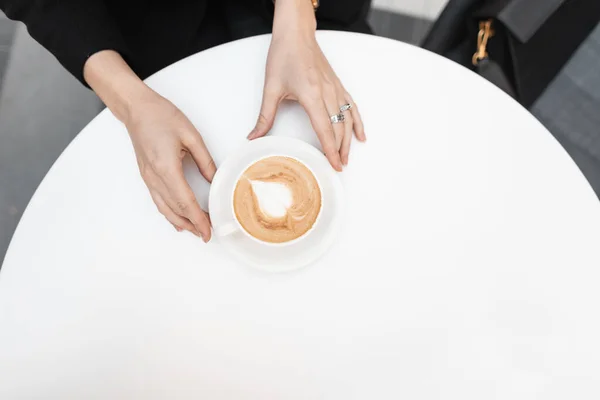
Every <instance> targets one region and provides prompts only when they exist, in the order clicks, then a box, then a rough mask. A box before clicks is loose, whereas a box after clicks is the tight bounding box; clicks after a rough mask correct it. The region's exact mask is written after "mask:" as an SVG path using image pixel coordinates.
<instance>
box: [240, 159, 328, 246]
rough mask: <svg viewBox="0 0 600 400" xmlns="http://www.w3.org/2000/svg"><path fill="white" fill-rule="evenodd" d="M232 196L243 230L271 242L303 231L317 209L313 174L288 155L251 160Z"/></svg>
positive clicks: (318, 195)
mask: <svg viewBox="0 0 600 400" xmlns="http://www.w3.org/2000/svg"><path fill="white" fill-rule="evenodd" d="M233 197H234V198H233V206H234V211H235V216H236V219H237V220H238V222H239V223H240V224H241V225H242V227H243V228H244V230H245V231H246V232H248V233H249V234H250V235H251V236H253V237H255V238H257V239H259V240H262V241H265V242H271V243H284V242H287V241H290V240H294V239H296V238H298V237H300V236H302V235H304V234H305V233H306V232H308V231H309V230H310V229H311V228H312V226H313V225H314V223H315V221H316V220H317V217H318V216H319V213H320V211H321V189H320V187H319V184H318V182H317V180H316V178H315V176H314V175H313V173H312V172H311V171H310V169H308V168H307V167H306V166H305V165H304V164H302V163H301V162H299V161H297V160H295V159H293V158H290V157H283V156H273V157H267V158H264V159H262V160H259V161H257V162H256V163H254V164H252V165H251V166H250V167H248V169H246V171H245V172H244V173H243V174H242V176H241V177H240V179H239V180H238V183H237V185H236V188H235V190H234V196H233Z"/></svg>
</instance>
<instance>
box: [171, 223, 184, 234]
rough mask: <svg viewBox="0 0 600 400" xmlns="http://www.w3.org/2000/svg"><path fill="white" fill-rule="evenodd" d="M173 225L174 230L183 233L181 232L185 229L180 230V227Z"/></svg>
mask: <svg viewBox="0 0 600 400" xmlns="http://www.w3.org/2000/svg"><path fill="white" fill-rule="evenodd" d="M171 225H173V228H175V230H176V231H177V232H181V231H183V229H181V228H180V227H178V226H177V225H175V224H171Z"/></svg>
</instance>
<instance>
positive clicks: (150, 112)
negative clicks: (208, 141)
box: [123, 90, 216, 242]
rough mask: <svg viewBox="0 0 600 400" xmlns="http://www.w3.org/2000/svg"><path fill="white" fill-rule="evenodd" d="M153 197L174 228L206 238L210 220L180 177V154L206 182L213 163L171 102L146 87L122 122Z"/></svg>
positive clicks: (211, 174)
mask: <svg viewBox="0 0 600 400" xmlns="http://www.w3.org/2000/svg"><path fill="white" fill-rule="evenodd" d="M123 122H124V123H125V126H126V127H127V130H128V131H129V135H130V136H131V141H132V142H133V147H134V149H135V154H136V157H137V162H138V166H139V168H140V172H141V174H142V178H143V179H144V182H145V183H146V186H148V189H149V190H150V195H151V196H152V200H154V203H155V204H156V206H157V207H158V210H159V211H160V213H161V214H163V215H164V216H165V217H166V218H167V219H168V220H169V222H171V223H172V224H173V226H174V227H175V229H177V230H178V231H180V230H182V229H185V230H188V231H190V232H192V233H194V234H195V235H198V236H200V237H202V239H203V240H204V241H205V242H208V241H209V240H210V236H211V231H210V219H209V217H208V214H207V213H206V212H204V211H203V210H202V209H201V208H200V205H199V204H198V201H197V200H196V197H195V196H194V192H193V191H192V189H191V188H190V186H189V184H188V183H187V181H186V179H185V177H184V175H183V166H182V162H183V157H185V155H186V154H188V153H189V154H190V155H191V156H192V158H193V159H194V162H195V163H196V165H197V166H198V169H199V170H200V173H201V174H202V175H203V176H204V178H206V180H207V181H208V182H211V181H212V178H213V176H214V175H215V172H216V167H215V163H214V161H213V159H212V157H211V156H210V153H209V152H208V150H207V148H206V145H205V144H204V141H203V140H202V137H201V136H200V133H198V131H197V130H196V128H195V127H194V125H193V124H192V123H191V122H190V120H189V119H188V118H187V117H186V116H185V115H184V114H183V113H182V112H181V111H180V110H179V109H178V108H177V107H176V106H175V105H173V103H171V102H170V101H168V100H167V99H165V98H164V97H162V96H160V95H159V94H158V93H156V92H154V91H152V90H149V91H148V93H147V94H145V95H144V96H142V97H140V98H138V99H137V100H136V102H135V103H134V104H132V105H131V109H130V112H129V115H128V117H127V118H126V119H125V120H124V121H123Z"/></svg>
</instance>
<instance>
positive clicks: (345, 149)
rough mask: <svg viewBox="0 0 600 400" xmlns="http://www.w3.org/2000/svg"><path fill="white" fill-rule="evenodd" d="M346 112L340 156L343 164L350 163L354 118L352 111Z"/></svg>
mask: <svg viewBox="0 0 600 400" xmlns="http://www.w3.org/2000/svg"><path fill="white" fill-rule="evenodd" d="M344 114H345V116H346V121H344V138H343V139H342V147H341V148H340V158H341V159H342V164H344V165H348V158H349V156H350V144H351V143H352V130H353V129H352V127H353V126H354V120H353V118H352V114H351V113H350V112H348V111H346V112H345V113H344Z"/></svg>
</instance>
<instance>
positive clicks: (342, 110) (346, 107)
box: [340, 103, 352, 113]
mask: <svg viewBox="0 0 600 400" xmlns="http://www.w3.org/2000/svg"><path fill="white" fill-rule="evenodd" d="M351 109H352V104H350V103H346V104H344V105H343V106H341V107H340V113H343V112H346V111H348V110H351Z"/></svg>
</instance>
